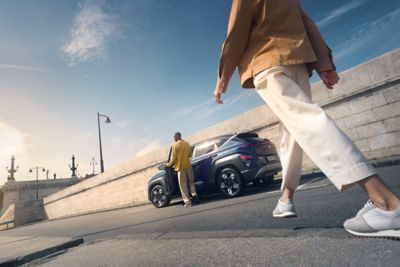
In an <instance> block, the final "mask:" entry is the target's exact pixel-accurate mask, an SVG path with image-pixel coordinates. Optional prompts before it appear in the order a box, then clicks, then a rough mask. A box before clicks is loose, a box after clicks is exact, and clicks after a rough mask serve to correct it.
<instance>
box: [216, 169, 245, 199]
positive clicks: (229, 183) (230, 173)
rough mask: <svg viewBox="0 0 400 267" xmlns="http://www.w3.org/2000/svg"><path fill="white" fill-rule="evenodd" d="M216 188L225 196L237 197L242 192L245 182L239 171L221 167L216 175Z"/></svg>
mask: <svg viewBox="0 0 400 267" xmlns="http://www.w3.org/2000/svg"><path fill="white" fill-rule="evenodd" d="M217 179H218V180H217V185H218V189H219V190H220V191H221V193H222V194H224V196H226V197H237V196H240V194H242V192H243V190H244V187H245V183H244V182H243V179H242V177H241V175H240V174H239V172H237V171H236V170H235V169H233V168H225V169H222V170H221V171H220V172H219V174H218V177H217Z"/></svg>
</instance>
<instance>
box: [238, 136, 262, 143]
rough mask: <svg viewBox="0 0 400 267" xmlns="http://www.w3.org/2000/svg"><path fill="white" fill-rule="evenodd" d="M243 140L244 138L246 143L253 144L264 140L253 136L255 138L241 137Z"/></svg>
mask: <svg viewBox="0 0 400 267" xmlns="http://www.w3.org/2000/svg"><path fill="white" fill-rule="evenodd" d="M241 139H243V140H245V141H246V142H248V143H251V144H254V143H260V142H264V140H263V139H261V138H258V137H255V138H241Z"/></svg>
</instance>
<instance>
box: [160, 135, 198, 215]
mask: <svg viewBox="0 0 400 267" xmlns="http://www.w3.org/2000/svg"><path fill="white" fill-rule="evenodd" d="M174 140H175V144H173V146H172V159H171V160H170V162H169V163H168V164H167V167H172V166H174V167H175V171H177V172H178V182H179V188H180V190H181V194H182V199H183V202H184V203H185V207H187V208H190V207H191V206H192V201H191V198H190V194H189V190H188V185H189V188H190V193H191V195H192V197H193V198H194V199H197V198H198V197H197V192H196V187H195V184H194V175H193V169H192V165H191V164H190V157H191V156H192V150H191V148H190V144H189V143H188V142H186V141H185V140H182V135H181V133H180V132H177V133H175V134H174Z"/></svg>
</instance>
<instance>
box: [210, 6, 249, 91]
mask: <svg viewBox="0 0 400 267" xmlns="http://www.w3.org/2000/svg"><path fill="white" fill-rule="evenodd" d="M252 5H253V1H249V0H233V2H232V8H231V13H230V16H229V24H228V32H227V37H226V39H225V42H224V43H223V45H222V51H221V57H220V61H219V68H218V80H217V84H216V89H218V91H219V92H220V93H224V92H225V91H226V90H227V87H228V84H229V81H230V79H231V77H232V75H233V72H234V71H235V69H236V67H237V66H238V64H239V62H240V59H241V58H242V55H243V53H244V50H245V48H246V45H247V41H248V38H249V33H250V29H251V23H252V17H253V16H252Z"/></svg>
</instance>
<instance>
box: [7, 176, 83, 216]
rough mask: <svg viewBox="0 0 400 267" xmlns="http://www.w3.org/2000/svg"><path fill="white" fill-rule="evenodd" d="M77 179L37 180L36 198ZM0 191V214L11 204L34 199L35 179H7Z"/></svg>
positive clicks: (53, 191)
mask: <svg viewBox="0 0 400 267" xmlns="http://www.w3.org/2000/svg"><path fill="white" fill-rule="evenodd" d="M79 181H80V180H79V179H78V178H66V179H56V180H39V181H38V184H37V191H38V198H39V199H43V198H44V197H46V196H48V195H51V194H54V193H55V192H58V191H60V190H62V189H64V188H67V187H69V186H71V185H74V184H76V183H78V182H79ZM0 191H1V194H3V197H2V198H1V200H2V202H3V203H2V205H1V207H2V209H1V212H0V215H1V214H3V212H4V211H5V210H6V209H7V208H8V207H9V206H10V205H11V204H14V203H19V202H27V201H32V200H36V181H12V180H11V181H7V182H6V183H5V184H4V185H3V186H2V187H1V188H0ZM0 197H1V195H0Z"/></svg>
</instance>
